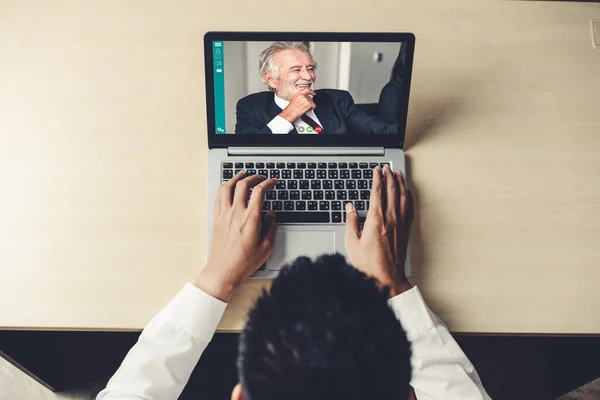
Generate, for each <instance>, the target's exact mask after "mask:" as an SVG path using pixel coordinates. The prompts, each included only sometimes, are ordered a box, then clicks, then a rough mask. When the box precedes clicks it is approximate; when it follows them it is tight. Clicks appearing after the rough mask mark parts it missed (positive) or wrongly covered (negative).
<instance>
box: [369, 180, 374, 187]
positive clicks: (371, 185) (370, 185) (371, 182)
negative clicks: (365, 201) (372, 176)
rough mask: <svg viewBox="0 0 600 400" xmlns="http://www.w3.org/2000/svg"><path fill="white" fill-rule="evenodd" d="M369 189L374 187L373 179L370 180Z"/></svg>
mask: <svg viewBox="0 0 600 400" xmlns="http://www.w3.org/2000/svg"><path fill="white" fill-rule="evenodd" d="M369 189H373V181H369Z"/></svg>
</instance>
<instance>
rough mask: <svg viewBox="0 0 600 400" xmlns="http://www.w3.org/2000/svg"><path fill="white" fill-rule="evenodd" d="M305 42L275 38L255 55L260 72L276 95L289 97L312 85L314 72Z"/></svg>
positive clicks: (288, 98) (286, 98)
mask: <svg viewBox="0 0 600 400" xmlns="http://www.w3.org/2000/svg"><path fill="white" fill-rule="evenodd" d="M315 67H316V66H315V62H314V61H313V57H312V54H311V52H310V49H309V48H308V46H306V45H305V44H304V43H302V42H275V43H273V44H271V45H270V46H269V47H267V48H266V49H265V50H264V51H263V52H262V53H261V54H260V57H259V61H258V68H259V71H260V76H261V78H262V80H263V82H265V83H266V84H267V86H268V87H269V90H271V91H274V92H275V93H276V94H277V96H279V97H281V98H282V99H285V100H288V101H290V100H291V98H292V96H294V95H295V94H296V93H298V92H299V91H301V90H302V89H304V88H311V89H312V88H313V85H314V83H315V80H316V79H317V76H316V75H315Z"/></svg>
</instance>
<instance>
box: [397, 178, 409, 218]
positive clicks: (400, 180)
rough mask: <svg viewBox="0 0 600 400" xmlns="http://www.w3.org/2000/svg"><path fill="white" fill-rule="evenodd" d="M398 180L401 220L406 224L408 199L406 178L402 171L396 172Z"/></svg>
mask: <svg viewBox="0 0 600 400" xmlns="http://www.w3.org/2000/svg"><path fill="white" fill-rule="evenodd" d="M396 180H397V182H398V186H399V187H400V218H402V223H404V222H405V221H406V210H407V203H408V197H407V195H406V185H405V184H404V176H403V175H402V172H401V171H396Z"/></svg>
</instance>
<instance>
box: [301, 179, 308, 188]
mask: <svg viewBox="0 0 600 400" xmlns="http://www.w3.org/2000/svg"><path fill="white" fill-rule="evenodd" d="M300 189H308V181H307V180H303V181H300Z"/></svg>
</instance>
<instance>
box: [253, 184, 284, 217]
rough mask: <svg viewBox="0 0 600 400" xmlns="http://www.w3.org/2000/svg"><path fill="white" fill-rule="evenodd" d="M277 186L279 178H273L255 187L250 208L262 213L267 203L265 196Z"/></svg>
mask: <svg viewBox="0 0 600 400" xmlns="http://www.w3.org/2000/svg"><path fill="white" fill-rule="evenodd" d="M276 184H277V178H271V179H267V180H265V181H262V182H261V183H259V184H258V185H256V186H254V189H252V195H251V196H250V202H249V203H248V208H252V209H255V210H258V212H260V211H261V210H262V206H263V203H264V202H265V195H266V194H267V192H268V191H269V190H271V189H273V188H274V187H275V185H276Z"/></svg>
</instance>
